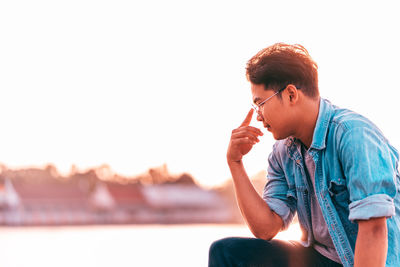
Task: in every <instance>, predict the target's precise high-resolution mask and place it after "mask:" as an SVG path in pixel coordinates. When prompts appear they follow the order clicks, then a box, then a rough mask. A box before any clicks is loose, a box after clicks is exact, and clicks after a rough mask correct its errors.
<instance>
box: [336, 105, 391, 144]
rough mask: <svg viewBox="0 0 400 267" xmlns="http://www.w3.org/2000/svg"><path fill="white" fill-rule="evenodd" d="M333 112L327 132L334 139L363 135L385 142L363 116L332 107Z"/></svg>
mask: <svg viewBox="0 0 400 267" xmlns="http://www.w3.org/2000/svg"><path fill="white" fill-rule="evenodd" d="M332 108H333V112H332V117H331V120H330V123H329V131H330V132H331V134H334V135H335V138H337V139H339V140H340V139H342V138H346V136H352V137H353V138H354V137H357V136H360V137H361V138H362V136H364V135H368V136H374V137H375V138H377V139H378V140H379V141H381V142H385V143H386V142H387V140H386V138H385V136H384V135H383V133H382V132H381V130H380V129H379V128H378V127H377V126H376V125H375V124H374V123H373V122H372V121H371V120H369V119H368V118H366V117H365V116H363V115H361V114H359V113H357V112H354V111H352V110H349V109H344V108H339V107H337V106H334V105H332Z"/></svg>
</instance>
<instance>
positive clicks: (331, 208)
mask: <svg viewBox="0 0 400 267" xmlns="http://www.w3.org/2000/svg"><path fill="white" fill-rule="evenodd" d="M300 149H301V147H300V143H299V140H296V139H295V138H293V137H289V138H286V139H284V140H279V141H277V142H276V143H275V144H274V147H273V151H272V153H271V154H270V156H269V159H268V163H269V166H268V175H267V176H268V182H267V184H266V186H265V189H264V193H263V199H264V200H265V201H266V202H267V204H268V205H269V207H270V208H271V210H273V211H274V212H276V213H277V214H278V215H279V216H280V217H281V218H282V220H283V222H284V228H287V227H288V226H289V224H290V222H291V221H292V219H293V216H294V215H295V213H296V212H297V215H298V219H299V223H300V227H301V230H302V232H303V237H302V240H301V242H302V244H303V245H304V246H307V247H308V246H312V244H313V242H314V238H313V233H312V230H311V229H312V227H311V212H310V195H309V194H310V192H312V190H310V188H309V184H308V183H307V180H306V175H305V170H304V166H303V160H302V156H301V150H300ZM309 151H310V154H311V155H312V157H313V160H314V163H315V166H316V168H315V193H316V195H317V200H318V203H319V205H320V206H321V210H322V214H323V217H324V219H325V221H326V223H327V225H328V230H329V233H330V236H331V238H332V241H333V244H334V246H335V249H336V251H337V253H338V255H339V258H340V260H341V262H342V264H343V266H353V265H354V249H355V243H356V239H357V232H358V224H357V222H356V221H357V220H368V219H370V218H374V217H387V227H388V253H387V259H386V266H397V267H399V266H400V174H399V168H398V161H399V153H398V151H397V150H396V149H395V148H394V147H392V146H391V145H390V144H389V142H388V140H387V139H386V138H385V137H384V136H383V134H382V133H381V131H380V130H379V129H378V128H377V127H376V126H375V125H374V124H373V123H372V122H370V121H369V120H368V119H366V118H365V117H362V116H361V115H359V114H356V113H354V112H352V111H350V110H346V109H340V108H338V107H336V106H334V105H332V104H331V103H330V102H329V101H327V100H325V99H322V98H321V100H320V107H319V114H318V119H317V123H316V126H315V129H314V135H313V140H312V144H311V146H310V150H309Z"/></svg>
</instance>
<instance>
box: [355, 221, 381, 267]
mask: <svg viewBox="0 0 400 267" xmlns="http://www.w3.org/2000/svg"><path fill="white" fill-rule="evenodd" d="M358 225H359V229H358V234H357V241H356V248H355V253H354V254H355V255H354V267H369V266H371V267H383V266H385V262H386V256H387V250H388V233H387V226H386V218H376V219H371V220H368V221H359V222H358Z"/></svg>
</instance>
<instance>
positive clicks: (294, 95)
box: [285, 84, 299, 104]
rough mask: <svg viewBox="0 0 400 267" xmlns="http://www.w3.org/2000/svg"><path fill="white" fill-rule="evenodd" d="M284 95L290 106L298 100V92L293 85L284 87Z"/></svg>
mask: <svg viewBox="0 0 400 267" xmlns="http://www.w3.org/2000/svg"><path fill="white" fill-rule="evenodd" d="M285 91H286V94H287V99H288V100H289V103H290V104H296V103H297V101H298V100H299V91H298V90H297V88H296V86H295V85H293V84H289V85H288V86H287V87H286V90H285Z"/></svg>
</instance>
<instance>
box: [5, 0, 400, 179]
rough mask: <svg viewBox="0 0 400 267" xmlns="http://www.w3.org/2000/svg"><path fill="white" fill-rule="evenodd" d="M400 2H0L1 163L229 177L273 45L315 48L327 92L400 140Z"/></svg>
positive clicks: (266, 148)
mask: <svg viewBox="0 0 400 267" xmlns="http://www.w3.org/2000/svg"><path fill="white" fill-rule="evenodd" d="M324 2H325V1H324ZM398 7H399V4H397V3H396V1H374V2H369V1H335V2H329V4H326V3H323V1H313V2H308V1H293V2H292V1H215V0H214V1H210V0H207V1H204V0H203V1H161V0H159V1H116V0H113V1H98V0H97V1H89V0H79V1H78V0H72V1H54V0H51V1H50V0H49V1H43V0H38V1H18V0H10V1H1V2H0V100H1V102H0V119H1V127H0V162H1V163H4V164H6V165H8V166H10V167H21V166H31V165H38V166H42V165H44V164H46V163H49V162H52V163H55V165H56V166H57V167H58V168H59V169H60V170H61V171H62V172H68V170H69V169H70V166H71V164H76V165H77V166H78V168H87V167H94V166H99V165H101V164H103V163H107V164H109V165H110V166H111V168H112V169H113V170H114V171H116V172H117V173H120V174H123V175H136V174H139V173H142V172H145V171H146V170H147V169H148V168H150V167H156V166H159V165H161V164H163V163H167V164H168V167H169V169H170V171H171V172H173V173H181V172H189V173H191V174H192V175H193V176H194V177H195V178H196V179H197V180H198V181H199V182H200V183H202V184H205V185H213V184H219V183H221V182H222V181H224V180H226V179H228V178H229V177H230V173H229V170H228V168H227V166H226V163H225V162H226V160H225V154H226V148H227V145H228V142H229V137H230V132H231V130H232V129H233V128H236V127H237V126H238V125H239V124H240V123H241V122H242V120H243V119H244V117H245V115H246V113H247V111H248V109H249V108H250V103H251V93H250V89H249V84H248V82H247V81H246V78H245V65H246V62H247V60H249V59H250V58H251V57H252V56H253V55H254V54H255V53H256V52H258V51H259V50H261V49H262V48H264V47H266V46H268V45H271V44H273V43H275V42H288V43H300V44H302V45H304V46H305V47H306V48H307V49H308V50H309V52H310V54H311V56H312V57H313V58H314V60H315V61H316V62H317V63H318V65H319V77H320V92H321V95H322V96H323V97H325V98H328V99H330V100H331V101H332V102H333V103H334V104H337V105H339V106H342V107H347V108H350V109H353V110H355V111H357V112H360V113H362V114H363V115H365V116H367V117H368V118H370V119H371V120H372V121H374V122H375V123H376V124H377V125H378V126H379V127H380V128H381V129H382V130H383V132H384V133H385V135H386V136H387V137H388V138H389V140H391V143H392V144H393V145H395V146H396V147H397V148H400V127H399V126H398V122H399V113H400V112H399V101H398V98H399V96H400V94H399V93H398V92H399V90H400V86H399V83H398V77H399V62H400V52H399V47H400V38H399V26H400V15H399V10H400V9H399V8H398ZM254 125H258V124H256V123H254ZM259 126H261V125H259ZM265 132H266V131H265ZM266 133H267V132H266ZM273 142H274V140H273V138H272V136H271V135H270V134H269V133H267V134H266V135H265V136H264V137H263V141H262V142H260V143H259V144H258V145H257V146H256V147H255V148H254V149H253V151H252V152H251V153H250V154H249V155H248V156H247V158H246V160H245V163H246V166H247V169H248V173H249V174H250V175H253V174H255V173H257V172H259V171H261V170H263V169H265V168H266V164H267V156H268V154H269V152H270V151H271V147H272V144H273Z"/></svg>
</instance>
